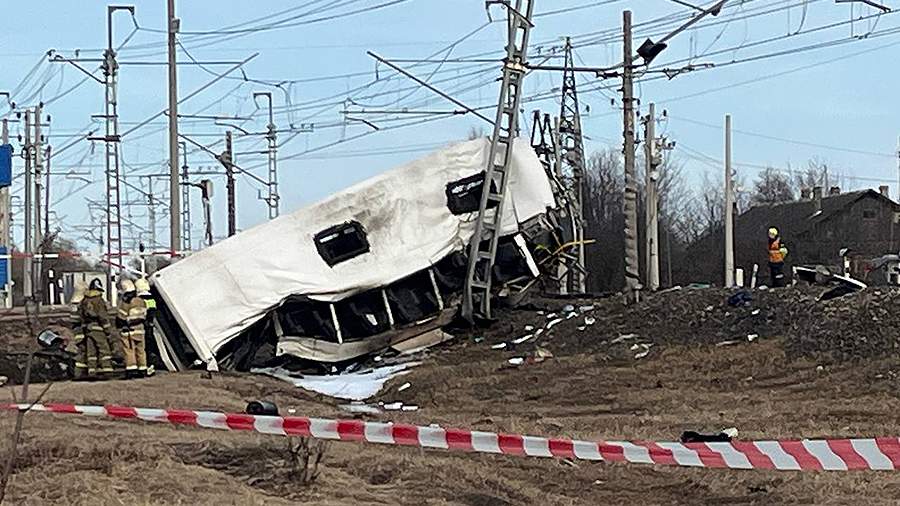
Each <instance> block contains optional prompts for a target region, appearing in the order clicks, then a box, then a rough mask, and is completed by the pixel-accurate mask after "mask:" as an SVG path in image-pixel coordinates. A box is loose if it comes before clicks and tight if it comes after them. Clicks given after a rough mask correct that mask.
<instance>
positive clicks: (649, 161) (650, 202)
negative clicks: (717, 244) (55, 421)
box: [644, 104, 661, 291]
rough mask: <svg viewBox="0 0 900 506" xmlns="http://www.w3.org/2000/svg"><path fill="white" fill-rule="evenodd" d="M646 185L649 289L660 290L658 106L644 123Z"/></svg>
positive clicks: (651, 106)
mask: <svg viewBox="0 0 900 506" xmlns="http://www.w3.org/2000/svg"><path fill="white" fill-rule="evenodd" d="M644 128H645V133H644V159H645V160H644V161H645V168H644V176H645V179H644V185H645V187H646V189H645V200H646V203H645V208H646V222H647V223H646V228H645V230H646V232H645V236H646V237H645V239H646V246H645V248H646V249H645V251H646V255H647V288H649V289H650V290H651V291H656V290H659V165H660V162H661V158H660V147H661V146H660V145H659V143H658V142H657V139H656V104H650V114H649V115H647V118H646V121H645V123H644Z"/></svg>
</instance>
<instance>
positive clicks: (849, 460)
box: [0, 404, 900, 471]
mask: <svg viewBox="0 0 900 506" xmlns="http://www.w3.org/2000/svg"><path fill="white" fill-rule="evenodd" d="M0 408H2V409H6V410H25V409H31V411H43V412H49V413H66V414H80V415H88V416H105V417H110V418H119V419H137V420H143V421H146V422H162V423H169V424H175V425H190V426H195V427H203V428H207V429H220V430H241V431H252V432H259V433H262V434H270V435H277V436H310V437H314V438H319V439H333V440H339V441H363V442H368V443H379V444H390V445H402V446H419V447H422V448H435V449H443V450H461V451H468V452H478V453H495V454H505V455H516V456H524V457H557V458H568V459H581V460H605V461H609V462H630V463H635V464H667V465H677V466H690V467H714V468H730V469H778V470H794V471H797V470H809V471H847V470H854V469H871V470H895V469H900V438H895V437H892V438H869V439H824V440H814V439H803V440H784V441H732V442H729V443H675V442H669V443H665V442H662V443H655V442H648V441H599V442H598V441H577V440H570V439H550V438H543V437H535V436H522V435H516V434H496V433H493V432H481V431H468V430H461V429H449V428H441V427H422V426H416V425H406V424H398V423H381V422H365V421H361V420H327V419H322V418H306V417H299V416H286V417H281V416H256V415H246V414H239V413H221V412H216V411H189V410H178V409H151V408H133V407H127V406H79V405H75V404H37V405H34V406H31V405H30V404H3V405H0Z"/></svg>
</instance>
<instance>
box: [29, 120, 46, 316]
mask: <svg viewBox="0 0 900 506" xmlns="http://www.w3.org/2000/svg"><path fill="white" fill-rule="evenodd" d="M42 116H43V106H42V105H41V104H38V105H37V106H36V107H35V108H34V145H33V146H32V148H31V153H32V155H33V156H34V197H33V198H32V202H33V203H34V218H33V220H34V252H35V253H36V254H37V255H38V256H37V257H36V258H35V262H34V265H35V267H34V274H33V275H34V276H35V283H34V284H35V288H36V289H37V293H38V294H43V284H44V282H43V279H42V278H43V273H44V270H43V262H44V258H43V253H44V249H43V243H44V234H43V233H42V231H41V220H42V219H43V216H41V198H43V195H44V192H43V191H42V190H43V186H44V182H43V177H44V162H43V156H42V155H43V152H42V151H41V120H42ZM42 300H43V295H40V296H39V297H38V300H37V302H39V303H40V302H41V301H42Z"/></svg>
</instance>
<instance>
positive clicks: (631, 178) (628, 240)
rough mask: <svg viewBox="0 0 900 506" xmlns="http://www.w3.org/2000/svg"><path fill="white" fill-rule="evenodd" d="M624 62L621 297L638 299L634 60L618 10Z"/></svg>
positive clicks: (625, 20) (625, 19) (626, 21)
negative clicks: (623, 256)
mask: <svg viewBox="0 0 900 506" xmlns="http://www.w3.org/2000/svg"><path fill="white" fill-rule="evenodd" d="M622 28H623V31H624V56H625V59H624V66H623V68H622V105H623V109H624V123H625V125H624V137H625V300H626V302H628V303H634V302H637V301H638V297H639V291H640V288H641V287H640V278H639V273H638V244H637V183H636V179H637V178H636V177H635V171H634V81H633V74H634V64H633V56H632V53H631V11H624V12H623V13H622Z"/></svg>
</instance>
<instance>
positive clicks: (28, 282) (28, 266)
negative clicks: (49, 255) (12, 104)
mask: <svg viewBox="0 0 900 506" xmlns="http://www.w3.org/2000/svg"><path fill="white" fill-rule="evenodd" d="M22 154H23V155H24V156H25V188H24V189H23V190H22V191H24V192H25V213H24V214H25V259H24V261H23V262H22V264H23V265H24V268H25V269H24V270H25V275H24V276H23V277H22V281H23V284H22V296H23V297H24V298H25V300H26V301H27V300H29V299H31V298H33V297H34V286H33V284H32V282H33V281H34V278H33V277H32V276H33V271H32V267H33V266H32V261H33V260H34V258H33V257H32V254H33V253H34V242H33V240H32V239H33V238H32V236H31V233H32V231H33V230H34V229H33V228H32V223H31V220H32V218H33V216H34V215H33V214H32V207H31V192H32V190H33V188H32V184H33V182H32V180H31V111H30V110H26V111H25V148H24V149H23V150H22Z"/></svg>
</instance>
